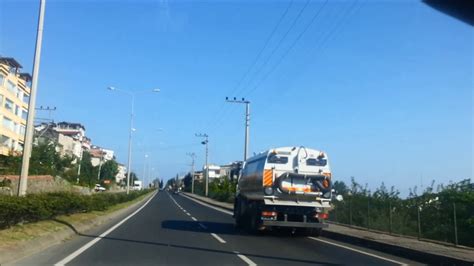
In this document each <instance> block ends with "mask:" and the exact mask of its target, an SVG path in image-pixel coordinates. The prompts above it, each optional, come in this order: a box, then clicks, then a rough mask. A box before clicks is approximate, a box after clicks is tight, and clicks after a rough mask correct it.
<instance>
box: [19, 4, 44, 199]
mask: <svg viewBox="0 0 474 266" xmlns="http://www.w3.org/2000/svg"><path fill="white" fill-rule="evenodd" d="M45 7H46V0H40V10H39V18H38V29H37V33H36V48H35V59H34V61H33V78H32V80H31V91H30V101H29V103H28V117H27V121H26V132H25V142H24V143H25V144H24V146H23V157H22V161H21V173H20V180H19V182H18V196H24V195H26V189H27V186H28V172H29V168H30V157H31V150H32V148H33V133H34V121H35V106H36V92H37V86H38V75H39V66H40V59H41V44H42V42H43V24H44V10H45Z"/></svg>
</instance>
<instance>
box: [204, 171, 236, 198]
mask: <svg viewBox="0 0 474 266" xmlns="http://www.w3.org/2000/svg"><path fill="white" fill-rule="evenodd" d="M235 189H236V182H233V181H230V180H229V179H228V178H227V177H222V178H216V179H214V180H213V181H212V182H211V183H210V184H209V197H210V198H213V199H215V200H218V201H224V202H230V203H232V202H234V197H235Z"/></svg>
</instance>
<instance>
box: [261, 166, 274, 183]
mask: <svg viewBox="0 0 474 266" xmlns="http://www.w3.org/2000/svg"><path fill="white" fill-rule="evenodd" d="M263 185H264V186H271V185H273V171H272V170H268V169H265V170H264V171H263Z"/></svg>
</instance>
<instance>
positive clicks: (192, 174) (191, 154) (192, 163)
mask: <svg viewBox="0 0 474 266" xmlns="http://www.w3.org/2000/svg"><path fill="white" fill-rule="evenodd" d="M186 155H188V156H189V157H191V160H192V162H191V180H192V181H191V193H192V194H194V160H195V159H196V154H195V153H194V152H192V153H186Z"/></svg>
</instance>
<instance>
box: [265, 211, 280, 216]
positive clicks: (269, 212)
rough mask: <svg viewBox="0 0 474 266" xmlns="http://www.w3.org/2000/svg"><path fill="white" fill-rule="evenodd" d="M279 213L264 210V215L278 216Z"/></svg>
mask: <svg viewBox="0 0 474 266" xmlns="http://www.w3.org/2000/svg"><path fill="white" fill-rule="evenodd" d="M277 215H278V213H277V212H273V211H263V212H262V216H263V217H275V216H277Z"/></svg>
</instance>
